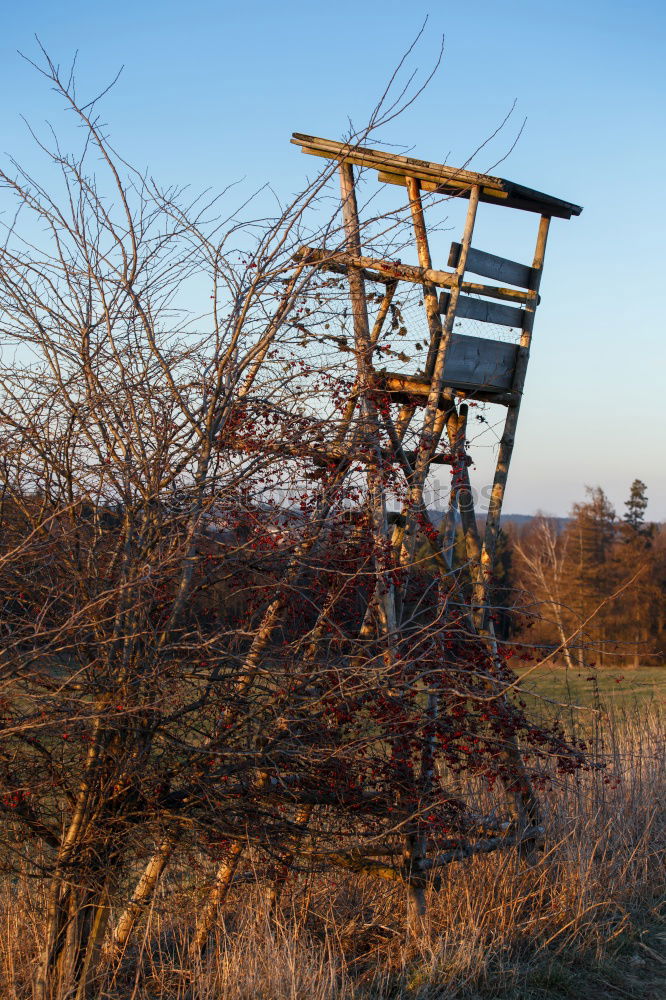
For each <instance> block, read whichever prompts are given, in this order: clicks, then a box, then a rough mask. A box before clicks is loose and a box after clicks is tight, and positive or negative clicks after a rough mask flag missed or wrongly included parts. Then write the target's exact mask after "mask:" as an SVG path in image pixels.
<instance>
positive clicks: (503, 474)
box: [474, 215, 550, 631]
mask: <svg viewBox="0 0 666 1000" xmlns="http://www.w3.org/2000/svg"><path fill="white" fill-rule="evenodd" d="M549 226H550V216H547V215H542V216H541V221H540V222H539V231H538V234H537V242H536V248H535V251H534V260H533V262H532V268H533V272H532V279H531V290H532V291H533V292H534V298H533V299H532V300H531V301H530V302H529V303H528V304H527V305H526V307H525V320H524V323H525V325H524V327H523V330H522V333H521V336H520V351H519V352H518V358H517V360H516V370H515V374H514V379H513V386H512V393H513V395H514V399H515V401H514V403H513V404H512V405H511V406H509V408H508V410H507V415H506V421H505V424H504V432H503V434H502V440H501V441H500V446H499V452H498V455H497V466H496V469H495V478H494V481H493V488H492V492H491V495H490V504H489V507H488V514H487V517H486V530H485V535H484V540H483V550H482V552H481V567H480V570H479V575H478V580H477V582H476V585H475V587H474V618H475V621H476V623H477V626H478V627H479V629H480V630H481V631H483V630H484V629H485V628H486V625H487V622H488V608H487V600H488V592H489V589H490V584H491V581H492V573H493V560H494V557H495V549H496V547H497V538H498V535H499V529H500V517H501V514H502V504H503V501H504V491H505V489H506V482H507V477H508V475H509V465H510V463H511V456H512V454H513V445H514V441H515V438H516V427H517V425H518V415H519V413H520V401H521V398H522V394H523V389H524V386H525V375H526V373H527V363H528V361H529V355H530V346H531V343H532V329H533V327H534V315H535V312H536V308H537V302H538V291H539V285H540V284H541V274H542V271H543V261H544V256H545V253H546V241H547V239H548V228H549Z"/></svg>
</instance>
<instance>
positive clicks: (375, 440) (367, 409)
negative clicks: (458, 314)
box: [339, 160, 396, 655]
mask: <svg viewBox="0 0 666 1000" xmlns="http://www.w3.org/2000/svg"><path fill="white" fill-rule="evenodd" d="M339 171H340V194H341V197H342V219H343V223H344V228H345V236H346V239H347V249H348V250H349V252H350V253H351V254H352V255H354V256H355V257H360V255H361V236H360V224H359V217H358V206H357V203H356V189H355V186H354V168H353V167H352V165H351V163H348V162H346V161H345V160H342V161H341V162H340V167H339ZM347 278H348V281H349V295H350V299H351V306H352V317H353V322H354V339H355V345H356V364H357V366H358V381H359V385H360V394H361V395H360V398H361V405H362V412H363V420H364V423H365V430H366V435H367V439H368V440H367V444H369V445H370V447H371V453H372V454H373V456H374V460H373V461H370V462H368V472H367V476H368V493H369V498H370V507H371V512H372V518H373V535H374V545H375V552H376V553H381V552H382V551H386V548H387V546H386V545H385V543H386V541H387V540H388V537H389V531H388V520H387V515H386V499H385V493H384V486H383V482H382V469H381V460H382V459H381V440H380V425H379V419H378V415H377V409H376V407H375V404H374V402H373V400H372V398H371V392H372V389H373V388H374V385H373V364H372V352H373V347H374V345H373V343H372V339H371V335H370V326H369V322H368V309H367V302H366V297H365V282H364V279H363V274H362V272H361V269H360V268H357V267H350V268H348V270H347ZM378 575H379V577H382V576H384V574H383V573H381V571H380V570H379V571H378ZM385 582H386V586H380V579H378V581H377V593H378V601H377V607H378V609H379V611H380V617H381V618H382V619H383V620H382V627H383V629H384V630H385V633H386V642H387V653H388V655H390V649H391V646H392V642H393V637H394V636H395V630H396V614H395V594H394V587H393V584H392V583H391V582H389V581H388V580H385Z"/></svg>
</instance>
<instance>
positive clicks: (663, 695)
mask: <svg viewBox="0 0 666 1000" xmlns="http://www.w3.org/2000/svg"><path fill="white" fill-rule="evenodd" d="M516 673H517V674H518V676H519V677H520V678H521V683H520V691H521V695H522V696H523V697H524V699H525V700H526V701H527V702H528V704H529V705H534V703H535V702H541V704H543V705H544V706H546V705H550V706H552V707H554V708H557V707H563V708H570V707H580V708H583V709H585V708H598V707H601V708H602V709H606V710H608V709H610V708H611V707H612V708H615V709H632V708H635V707H639V706H641V707H643V706H646V705H647V704H649V703H651V702H653V703H655V705H662V706H663V705H664V704H665V703H666V665H660V666H641V667H638V668H632V667H617V668H613V667H604V668H602V669H594V668H592V669H587V670H584V671H580V670H575V669H574V670H569V669H567V668H566V667H565V666H563V665H560V664H557V665H552V664H545V665H544V666H540V667H537V668H536V669H531V670H530V668H529V667H523V668H518V669H517V670H516Z"/></svg>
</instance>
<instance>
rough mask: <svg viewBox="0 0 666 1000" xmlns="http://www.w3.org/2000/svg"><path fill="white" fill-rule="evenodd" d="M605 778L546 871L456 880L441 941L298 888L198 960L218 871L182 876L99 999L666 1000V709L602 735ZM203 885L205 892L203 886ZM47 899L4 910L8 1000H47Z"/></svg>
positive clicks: (370, 886) (342, 881)
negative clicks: (204, 913)
mask: <svg viewBox="0 0 666 1000" xmlns="http://www.w3.org/2000/svg"><path fill="white" fill-rule="evenodd" d="M592 736H593V739H594V742H595V744H596V747H597V751H598V752H599V753H600V754H602V755H603V756H604V757H605V759H606V761H607V765H608V766H607V768H606V769H605V771H603V772H593V773H590V774H584V775H579V776H576V777H571V778H567V779H566V781H564V782H563V783H562V784H561V785H559V786H557V787H554V788H553V789H552V790H550V791H549V792H548V793H547V794H546V802H547V807H548V810H549V829H550V839H549V842H548V844H547V848H546V850H545V851H544V854H543V855H542V857H541V858H540V859H539V861H538V862H537V863H536V864H535V865H534V866H532V867H530V866H528V865H527V864H526V863H525V862H521V861H520V860H519V859H517V858H516V857H515V855H513V854H510V855H509V854H506V855H499V854H498V855H489V856H485V857H480V858H477V859H476V860H474V861H472V862H467V863H464V864H455V865H451V866H449V868H448V869H446V870H445V871H444V872H443V878H442V885H441V888H440V891H439V892H436V891H435V890H434V889H433V890H432V891H431V897H430V912H429V925H428V927H427V928H425V929H424V932H423V934H422V936H421V938H420V939H419V940H418V941H415V942H411V943H407V942H406V941H405V940H404V938H403V934H402V916H403V899H402V896H401V894H400V893H399V891H398V890H397V889H392V888H390V887H388V888H387V887H386V884H385V883H383V884H381V885H379V884H377V883H376V882H371V881H367V882H365V881H361V882H352V881H349V880H348V879H347V877H346V876H340V875H337V876H336V875H330V876H329V875H327V876H323V875H316V876H315V875H306V874H302V875H299V876H297V877H295V878H294V880H293V884H292V885H291V886H290V888H289V892H288V894H287V896H286V897H285V907H284V911H283V917H282V919H281V921H280V922H279V923H278V925H277V926H276V924H275V922H274V921H273V922H272V921H271V920H270V919H269V916H268V913H267V911H266V907H265V904H264V900H263V898H262V895H261V890H260V889H254V890H250V889H248V888H247V886H246V887H244V888H238V889H236V890H235V895H234V896H233V897H232V898H231V900H230V902H229V905H228V907H227V912H226V915H225V917H224V920H223V921H221V922H220V925H219V927H218V929H217V931H216V935H215V939H214V941H213V942H212V943H211V946H210V948H209V950H208V953H207V956H206V957H205V959H204V960H203V961H202V962H201V963H200V964H198V965H197V966H195V967H193V966H191V965H188V962H187V960H186V958H185V951H186V943H187V938H188V934H189V932H190V930H191V927H192V921H193V916H194V912H195V909H196V891H194V892H193V884H194V885H195V887H196V884H197V883H199V884H203V883H205V880H206V877H207V875H208V872H207V870H201V871H193V870H192V869H183V870H181V871H180V872H178V873H177V874H176V873H172V874H171V876H170V878H169V879H167V880H166V881H165V884H164V885H163V887H162V889H161V891H160V895H159V897H158V898H157V899H156V900H155V903H154V905H153V908H152V910H151V912H150V914H149V918H148V920H147V922H146V924H145V925H144V926H143V927H142V929H141V932H140V935H139V939H138V941H136V942H135V943H134V945H133V949H132V950H131V951H129V952H128V953H127V954H126V955H125V956H124V960H123V962H122V963H121V964H120V966H119V967H118V966H116V968H115V969H114V968H112V967H111V966H107V967H106V968H105V969H104V970H103V977H102V979H100V985H99V990H98V993H97V995H98V996H99V997H100V998H102V997H104V998H115V1000H120V998H122V1000H130V998H131V1000H149V998H150V1000H222V998H224V1000H250V998H252V1000H257V998H260V1000H283V998H284V1000H287V998H288V1000H301V998H303V1000H305V998H307V1000H341V998H345V1000H347V998H349V1000H361V998H363V1000H370V998H372V1000H388V998H396V1000H397V998H410V1000H434V998H439V997H451V998H461V1000H462V998H470V1000H471V998H481V997H484V998H504V997H506V998H509V997H511V998H523V997H524V998H530V1000H532V998H533V1000H537V998H551V997H552V998H558V997H574V996H584V997H586V998H592V1000H596V998H601V997H602V995H603V997H604V998H609V997H634V998H644V1000H647V998H651V1000H652V998H653V1000H657V998H658V997H659V998H661V997H663V996H664V995H665V993H666V990H665V987H666V975H665V973H666V948H664V943H665V942H666V919H665V917H664V915H663V911H662V909H661V908H660V907H661V906H662V904H663V887H664V879H663V857H664V855H663V848H664V846H665V844H664V818H665V815H666V782H665V780H664V735H663V728H662V717H661V714H660V712H659V710H658V708H657V707H656V706H655V705H651V706H643V707H642V708H638V707H637V708H636V710H635V711H634V712H633V713H623V714H622V715H620V714H618V715H617V716H612V717H610V718H607V719H605V720H604V724H603V725H600V726H599V725H598V726H596V727H595V731H594V732H593V733H592ZM195 876H196V877H195ZM42 891H43V890H42V887H41V886H40V885H39V884H38V883H37V882H29V881H22V880H21V879H15V880H14V881H13V882H12V883H11V884H6V885H5V886H4V891H3V893H2V896H1V898H0V928H1V930H0V975H1V976H2V985H1V991H0V995H1V996H2V998H3V1000H27V998H29V997H30V995H31V992H30V986H29V982H30V971H31V967H32V963H33V962H34V957H35V954H36V952H37V949H38V947H39V940H40V936H41V927H40V920H41V912H42Z"/></svg>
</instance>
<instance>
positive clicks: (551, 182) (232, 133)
mask: <svg viewBox="0 0 666 1000" xmlns="http://www.w3.org/2000/svg"><path fill="white" fill-rule="evenodd" d="M426 14H429V18H430V19H429V23H428V27H427V30H426V37H425V38H424V39H423V41H422V42H421V44H420V45H419V47H418V50H417V53H416V56H415V57H414V58H413V59H412V65H418V66H420V67H421V68H422V69H423V70H425V69H426V68H427V67H428V66H429V65H430V64H431V61H432V59H433V58H434V56H435V54H436V51H437V48H438V45H439V36H440V35H441V34H442V33H443V34H444V35H445V45H446V48H445V58H444V63H443V66H442V68H441V69H440V72H439V74H438V76H437V78H436V80H435V81H434V83H433V84H432V85H431V86H430V88H429V90H428V91H427V92H426V94H425V95H424V96H423V97H422V98H421V99H420V101H419V102H418V104H417V105H415V106H414V107H412V108H411V109H410V110H408V111H407V112H406V114H405V115H404V116H403V117H402V118H401V119H400V120H399V121H398V122H396V123H395V124H394V125H392V126H390V127H388V128H387V129H385V130H384V132H383V133H382V137H383V138H384V139H386V140H389V141H392V142H396V143H402V144H404V145H405V146H409V147H411V148H412V149H413V150H414V153H415V155H417V156H419V155H420V156H423V157H425V158H430V159H433V160H439V159H443V158H445V157H446V158H447V160H448V162H450V163H453V164H456V163H460V162H463V161H464V160H466V158H467V157H468V155H469V154H470V152H471V151H472V150H473V149H474V148H475V147H476V146H477V145H478V144H479V142H480V141H481V140H483V139H484V138H485V137H486V136H487V135H488V134H489V133H490V132H492V131H493V130H494V129H495V127H496V126H497V124H498V123H499V122H500V121H501V119H502V118H503V117H504V115H505V113H506V111H507V110H508V109H509V107H510V106H511V104H512V102H513V100H514V98H515V99H517V102H518V107H517V112H516V121H519V120H522V118H523V117H526V118H527V125H526V128H525V131H524V133H523V135H522V137H521V139H520V141H519V143H518V145H517V147H516V149H515V150H514V151H513V152H512V153H511V155H510V157H509V159H508V160H507V161H506V162H505V163H503V164H502V165H501V167H499V168H498V169H497V172H498V173H500V174H502V175H504V176H507V177H510V178H511V179H514V180H518V181H521V182H523V183H525V184H528V185H529V186H532V187H536V188H539V189H541V190H544V191H548V192H550V193H552V194H556V195H559V196H561V197H564V198H568V199H570V200H572V201H575V202H578V203H579V204H582V205H584V212H583V215H582V216H581V217H580V218H579V219H575V220H572V221H571V222H564V221H558V220H555V221H554V223H553V227H552V229H551V234H552V235H551V238H550V243H549V249H548V255H547V264H546V272H545V279H544V283H543V286H542V293H543V304H542V308H541V310H540V314H539V316H538V319H537V327H536V333H535V342H534V352H533V359H532V362H531V368H530V373H529V377H528V383H527V392H526V398H525V402H524V404H523V410H522V413H521V422H520V428H519V434H518V445H517V449H516V452H515V458H514V465H513V467H512V473H511V477H510V489H509V493H508V496H507V503H506V506H505V509H506V510H507V511H511V512H522V513H530V512H532V511H534V510H536V509H537V508H543V509H545V510H547V511H549V512H551V513H556V514H563V513H566V512H567V510H568V509H569V507H570V505H571V503H572V502H573V501H574V500H576V499H579V498H581V497H582V495H583V489H584V485H585V484H586V483H588V484H592V485H596V484H600V485H602V486H603V487H604V488H605V489H606V490H607V492H608V493H609V495H610V497H611V499H612V500H613V501H614V503H615V504H616V505H617V506H618V507H619V508H621V506H622V502H623V501H624V499H625V498H626V496H627V494H628V489H629V484H630V482H631V480H632V479H634V478H635V477H639V478H641V479H643V480H645V482H646V483H647V484H648V487H649V494H650V499H651V504H650V510H649V514H650V516H651V517H652V518H655V519H666V432H665V428H666V420H665V419H664V416H665V413H666V392H665V384H666V340H665V338H664V307H663V304H662V303H663V290H664V288H665V287H666V281H665V280H664V256H665V255H664V250H663V247H664V239H665V234H666V211H665V198H666V195H665V191H666V185H665V183H664V170H665V162H664V161H665V159H666V155H665V154H666V130H665V128H664V125H665V124H666V123H665V121H664V107H665V100H664V98H665V96H666V95H665V90H666V86H665V82H666V70H665V68H664V67H665V65H666V59H665V58H664V55H665V52H666V46H665V43H666V30H665V28H666V6H665V5H664V4H663V0H662V2H658V0H636V2H633V3H628V2H618V0H605V2H599V0H583V2H581V0H578V2H575V3H574V2H570V0H565V2H561V3H547V2H546V3H538V2H534V0H531V2H522V0H520V2H511V0H506V2H503V3H492V2H488V0H476V2H475V3H473V4H460V3H447V2H442V0H440V2H438V3H433V2H431V3H430V4H427V3H426V4H423V3H421V2H418V0H415V2H413V3H411V4H408V3H405V2H404V0H401V2H393V0H382V2H381V3H370V2H367V0H366V2H359V0H355V2H351V0H339V2H337V3H330V4H322V3H317V2H314V3H313V2H301V0H298V2H294V0H291V2H290V0H285V2H283V3H281V4H280V3H267V2H264V0H259V2H254V3H246V4H239V3H238V2H234V3H229V2H226V0H220V2H218V3H209V2H206V3H203V2H200V0H190V2H188V3H182V2H181V3H174V2H171V0H165V2H160V3H156V2H152V0H147V2H146V0H144V2H134V3H128V2H127V0H117V2H115V3H114V4H92V3H90V2H86V3H81V2H78V0H77V2H73V0H67V2H65V3H63V4H59V5H55V4H53V3H45V2H43V0H34V2H32V3H25V4H13V5H11V6H10V5H9V4H7V5H5V7H4V10H3V31H2V40H1V42H0V87H1V92H2V94H3V101H2V104H1V106H0V123H1V134H2V144H1V145H2V148H1V150H0V152H2V153H13V154H17V155H18V156H19V157H20V158H21V159H22V160H23V161H24V162H26V163H27V164H28V165H30V164H31V162H32V159H33V158H34V157H35V153H34V151H33V149H32V147H31V145H30V143H29V141H28V139H27V137H26V133H25V126H24V125H23V123H22V121H21V119H20V115H21V114H23V115H25V116H26V117H27V118H28V119H29V120H30V121H31V122H33V123H37V124H39V123H40V122H43V121H44V119H45V118H46V117H49V118H52V119H56V118H57V114H58V111H57V103H56V102H55V99H54V98H53V96H52V95H50V94H49V93H48V91H47V89H46V88H45V86H44V83H43V81H40V80H39V78H38V77H37V76H36V74H35V73H34V71H32V70H31V69H30V68H29V67H28V66H26V65H25V64H24V63H23V62H22V61H21V60H20V58H19V57H18V56H17V54H16V50H17V49H21V50H23V51H25V52H27V53H28V54H33V55H34V54H35V51H36V49H35V44H34V41H33V35H34V34H35V33H37V34H38V35H39V36H40V38H41V39H42V41H43V43H44V45H45V46H46V48H47V49H48V50H49V52H50V53H51V55H52V56H53V58H54V59H56V60H58V61H60V62H62V63H67V62H68V61H69V59H70V58H71V56H72V54H73V52H74V50H75V49H78V50H79V53H80V54H79V80H80V84H81V89H82V91H84V92H85V91H86V90H88V88H90V90H94V89H95V88H97V87H99V85H101V84H104V83H106V82H107V81H108V80H109V79H110V78H111V77H112V76H113V75H114V74H115V72H116V70H117V69H118V68H119V67H120V66H121V65H124V67H125V69H124V72H123V74H122V76H121V79H120V81H119V83H118V84H117V85H116V87H115V89H114V90H113V92H112V93H111V94H110V95H109V97H108V98H107V100H106V102H105V105H104V108H105V117H106V119H107V120H108V122H109V124H110V127H111V130H112V134H113V137H114V142H115V145H116V146H117V147H118V148H119V149H120V150H121V151H122V152H123V153H124V154H125V155H126V156H127V157H128V158H129V159H131V161H132V162H133V163H135V164H136V165H137V166H145V167H147V168H148V169H149V170H150V172H151V173H152V174H153V175H154V176H156V177H159V178H160V179H161V180H162V181H163V182H165V183H166V182H178V183H183V182H189V183H190V184H192V185H193V187H194V188H200V187H209V186H212V187H216V186H219V187H222V186H224V185H226V184H227V183H228V182H229V181H230V180H233V179H236V178H239V177H243V176H244V177H246V178H247V183H248V185H251V186H255V185H257V184H260V183H262V182H264V181H265V180H267V179H269V180H270V181H271V182H272V184H273V186H274V187H275V188H276V189H277V190H278V191H280V192H282V193H284V194H288V193H291V192H293V191H295V190H297V189H298V188H299V187H300V185H301V184H302V182H303V180H304V177H305V174H306V172H307V171H308V170H311V169H312V161H311V160H310V159H309V158H306V157H304V156H301V154H300V153H299V152H298V151H297V150H296V149H295V148H294V147H293V146H291V145H290V144H289V137H290V134H291V132H292V131H295V130H296V131H304V132H312V133H315V134H319V135H324V136H328V137H331V138H335V137H338V136H340V135H341V134H342V133H343V132H344V130H345V128H346V126H347V121H348V118H350V117H351V119H352V120H353V121H354V122H356V123H357V124H360V123H361V122H362V121H363V120H364V118H365V115H366V114H367V112H368V110H369V109H370V107H371V106H372V104H373V102H374V99H375V98H376V97H377V96H378V94H379V92H380V91H381V89H382V87H383V84H384V83H385V81H386V78H387V76H388V74H389V72H390V71H391V69H392V68H393V67H394V65H395V63H396V61H397V59H398V58H399V57H400V55H401V54H402V53H403V51H404V49H405V47H406V44H407V43H408V42H409V41H410V40H411V39H412V38H413V36H414V35H415V33H416V32H417V30H418V28H419V26H420V24H421V22H422V20H423V18H424V17H425V15H426ZM509 134H510V133H509V132H507V133H506V134H505V135H504V136H503V137H501V138H500V139H499V140H498V141H497V142H495V143H494V144H493V145H492V146H491V147H490V148H489V149H488V150H487V151H484V152H483V153H482V154H481V155H480V157H479V158H478V159H477V160H476V161H475V163H474V165H475V166H476V167H477V169H479V170H483V169H486V168H488V167H489V166H490V164H491V163H492V162H493V161H494V159H495V158H496V157H497V155H501V154H502V152H503V151H504V149H505V148H506V146H507V144H508V136H509ZM496 211H497V210H494V209H493V210H491V212H496ZM503 214H504V215H509V214H516V213H503ZM487 232H488V240H486V242H485V243H483V244H479V245H482V246H483V249H488V250H493V251H495V252H499V253H505V254H506V255H507V256H511V255H512V253H513V254H518V247H517V241H518V237H519V236H520V237H521V239H522V235H523V230H522V229H520V225H519V226H518V228H517V229H516V231H515V232H513V231H512V230H510V229H509V230H507V232H506V233H503V231H501V230H500V229H499V228H498V226H497V224H496V223H495V222H494V221H493V220H491V221H490V222H489V223H488V229H487ZM491 237H492V243H493V245H492V246H491V245H489V240H491ZM529 240H530V241H531V235H530V237H529ZM528 245H529V244H528ZM522 247H523V248H524V247H525V244H524V243H523V244H522ZM436 249H437V251H438V252H439V250H440V248H439V247H437V248H436ZM444 252H445V250H444V244H442V248H441V253H442V254H443V253H444ZM521 255H522V257H523V258H525V259H526V258H527V257H529V254H526V253H525V250H524V249H523V250H522V254H521ZM437 263H440V264H445V260H441V261H437ZM479 476H480V477H481V481H482V482H483V480H484V476H485V477H487V462H485V461H484V460H483V459H481V461H480V463H479Z"/></svg>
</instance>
